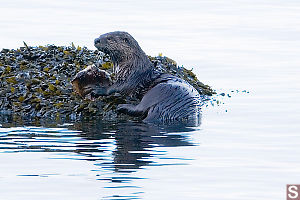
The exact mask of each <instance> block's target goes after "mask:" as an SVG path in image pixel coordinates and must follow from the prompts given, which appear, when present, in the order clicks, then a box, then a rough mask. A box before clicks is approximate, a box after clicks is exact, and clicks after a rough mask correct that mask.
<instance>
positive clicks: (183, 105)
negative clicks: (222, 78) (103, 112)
mask: <svg viewBox="0 0 300 200" xmlns="http://www.w3.org/2000/svg"><path fill="white" fill-rule="evenodd" d="M95 47H97V49H98V50H99V51H102V52H104V53H107V54H109V55H110V57H111V60H112V62H113V64H114V67H115V73H116V82H115V83H114V84H113V85H112V86H110V87H108V88H107V89H101V90H98V91H97V92H98V95H109V94H112V93H114V92H120V93H122V94H124V95H134V96H137V97H139V98H140V99H141V103H140V104H138V105H130V104H123V105H120V106H119V108H118V109H119V111H121V112H124V113H126V114H129V115H134V116H145V117H146V119H145V120H146V121H157V120H158V121H161V120H162V121H165V120H181V119H184V118H189V117H190V116H194V115H195V116H196V115H197V114H199V105H200V101H201V100H200V95H199V93H198V92H197V90H196V89H195V88H193V87H192V86H191V85H190V84H188V83H187V82H186V81H184V80H182V79H180V78H178V77H175V76H172V75H169V74H163V73H161V72H158V71H156V70H155V68H154V66H153V64H152V63H151V61H150V60H149V58H148V57H147V55H146V54H145V52H144V51H143V50H142V49H141V48H140V46H139V44H138V43H137V41H136V40H135V39H134V38H133V37H132V36H131V35H130V34H128V33H127V32H119V31H117V32H111V33H106V34H103V35H101V36H100V37H99V38H96V39H95ZM196 118H197V117H196Z"/></svg>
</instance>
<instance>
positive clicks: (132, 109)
mask: <svg viewBox="0 0 300 200" xmlns="http://www.w3.org/2000/svg"><path fill="white" fill-rule="evenodd" d="M139 108H140V106H138V105H133V104H120V105H119V106H118V108H117V111H118V112H120V113H124V114H127V115H130V116H134V117H139V116H141V117H142V116H144V115H145V114H146V113H147V110H143V109H139Z"/></svg>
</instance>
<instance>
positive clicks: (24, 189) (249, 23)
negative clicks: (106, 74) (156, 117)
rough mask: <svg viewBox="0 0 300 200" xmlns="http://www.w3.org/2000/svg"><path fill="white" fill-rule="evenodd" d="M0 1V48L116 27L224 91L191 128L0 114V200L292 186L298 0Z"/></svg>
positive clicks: (257, 192) (240, 193) (83, 37)
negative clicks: (24, 119)
mask: <svg viewBox="0 0 300 200" xmlns="http://www.w3.org/2000/svg"><path fill="white" fill-rule="evenodd" d="M0 3H1V7H0V27H1V31H0V48H17V47H19V46H22V45H23V41H26V43H27V44H29V45H32V46H38V45H46V44H56V45H69V44H70V43H71V42H74V43H75V44H76V45H77V44H78V45H80V46H87V47H89V48H94V47H93V39H94V38H95V37H97V36H98V35H99V34H102V33H105V32H109V31H114V30H125V31H128V32H130V33H131V34H132V35H133V36H134V37H135V38H136V39H137V40H138V41H139V43H140V45H141V46H142V48H143V49H144V51H145V52H146V53H147V54H149V55H153V56H154V55H157V54H158V53H160V52H162V53H163V55H166V56H169V57H171V58H173V59H174V60H176V61H177V62H178V64H179V65H184V66H185V67H188V68H193V71H194V72H195V73H196V74H197V76H198V78H199V79H200V80H201V81H203V82H204V83H207V84H209V85H211V86H212V87H213V88H215V89H216V90H217V92H218V93H222V92H224V93H226V96H224V97H223V96H217V97H214V99H216V100H219V101H220V102H222V103H224V104H220V105H219V106H218V105H217V103H216V101H215V102H213V103H214V106H212V105H208V106H207V107H204V108H203V111H202V124H201V126H200V127H198V128H184V127H156V126H151V125H147V124H139V123H133V122H118V123H104V122H101V121H90V122H80V123H79V122H74V123H70V124H64V123H63V122H61V123H60V122H58V123H57V122H48V123H46V122H30V123H29V122H21V121H16V122H6V121H7V120H6V119H2V122H1V124H2V127H1V128H0V160H1V162H0V199H1V200H2V199H3V200H19V199H26V200H27V199H30V200H34V199H36V200H39V199H51V200H52V199H62V200H65V199H72V200H74V199H76V200H77V199H78V200H79V199H80V200H81V199H82V200H86V199H87V200H90V199H139V198H140V199H216V200H219V199H228V200H233V199H236V200H244V199H245V200H246V199H261V200H265V199H278V200H279V199H284V198H285V185H286V184H288V183H300V156H299V154H300V132H299V130H300V104H299V98H300V80H299V79H300V67H299V66H300V56H299V55H300V39H299V35H300V2H299V1H295V0H272V1H271V0H260V1H258V0H251V1H250V0H249V1H248V0H230V1H225V0H210V1H204V0H199V1H193V0H187V1H121V0H119V1H108V0H103V1H94V0H86V1H70V0H67V1H58V0H52V1H37V0H29V1H21V0H19V1H17V0H11V1H2V0H1V1H0ZM244 90H246V91H249V93H247V92H243V91H244ZM227 94H229V96H227Z"/></svg>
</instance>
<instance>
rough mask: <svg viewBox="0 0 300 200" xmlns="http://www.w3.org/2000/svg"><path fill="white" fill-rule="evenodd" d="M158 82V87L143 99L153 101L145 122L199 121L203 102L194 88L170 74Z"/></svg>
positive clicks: (150, 103)
mask: <svg viewBox="0 0 300 200" xmlns="http://www.w3.org/2000/svg"><path fill="white" fill-rule="evenodd" d="M156 82H157V85H156V86H155V87H153V88H152V89H151V90H150V91H148V93H147V94H146V95H145V96H144V98H143V100H144V99H147V100H151V102H150V101H149V104H148V106H149V111H148V115H147V117H146V118H145V119H144V121H147V122H149V121H172V120H176V121H183V120H196V121H197V120H199V118H200V107H201V102H202V101H201V97H200V94H199V93H198V91H197V90H196V89H195V88H194V87H193V86H191V85H190V84H189V83H188V82H186V81H185V80H183V79H180V78H178V77H175V76H172V75H168V74H166V75H163V76H162V77H160V78H159V79H158V80H156ZM143 100H142V101H143Z"/></svg>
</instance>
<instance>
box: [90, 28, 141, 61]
mask: <svg viewBox="0 0 300 200" xmlns="http://www.w3.org/2000/svg"><path fill="white" fill-rule="evenodd" d="M95 47H96V48H97V49H98V50H99V51H102V52H104V53H106V54H108V55H109V56H110V57H111V59H112V61H113V62H114V63H115V64H120V63H122V62H128V61H129V62H130V61H131V60H132V59H137V58H138V59H140V58H141V57H143V56H146V55H145V53H144V52H143V50H142V49H141V47H140V46H139V44H138V43H137V41H136V40H135V39H134V38H133V37H132V36H131V35H130V34H129V33H127V32H121V31H116V32H110V33H106V34H103V35H100V37H98V38H96V39H95Z"/></svg>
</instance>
